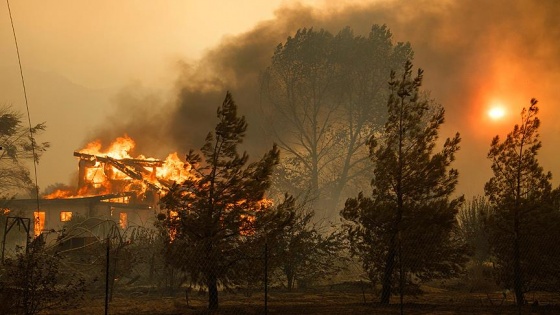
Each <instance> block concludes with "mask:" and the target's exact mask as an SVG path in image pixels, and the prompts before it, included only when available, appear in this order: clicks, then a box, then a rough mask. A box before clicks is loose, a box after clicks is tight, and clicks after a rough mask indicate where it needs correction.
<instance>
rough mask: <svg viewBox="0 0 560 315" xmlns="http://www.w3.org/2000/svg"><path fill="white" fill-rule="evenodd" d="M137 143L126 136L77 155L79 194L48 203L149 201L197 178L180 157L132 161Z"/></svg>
mask: <svg viewBox="0 0 560 315" xmlns="http://www.w3.org/2000/svg"><path fill="white" fill-rule="evenodd" d="M135 146H136V143H135V142H134V140H133V139H132V138H130V137H129V136H127V135H125V136H123V137H119V138H117V139H115V141H113V142H112V143H111V144H110V145H109V146H108V147H107V148H106V149H104V148H103V147H102V144H101V141H99V140H96V141H93V142H91V143H88V144H87V145H86V146H85V147H84V148H83V149H81V150H79V151H77V152H74V156H76V157H78V158H79V159H80V161H79V175H78V176H79V182H78V189H77V190H76V191H69V190H57V191H55V192H53V193H51V194H49V195H47V196H45V197H44V198H45V199H57V198H79V197H85V196H93V195H104V194H122V193H126V194H130V193H133V194H134V198H136V199H137V200H144V199H146V198H149V197H148V196H147V195H151V196H152V197H151V198H153V196H154V195H158V196H161V195H162V194H165V193H166V192H167V190H168V188H169V187H170V186H171V185H172V184H173V183H174V182H176V183H180V182H183V181H185V180H186V179H188V178H191V177H192V176H194V175H193V174H192V173H191V171H190V170H191V168H190V165H188V164H186V163H184V162H182V161H181V159H180V158H179V156H178V154H177V153H171V154H169V155H168V156H167V158H166V159H165V160H158V159H155V158H147V157H146V156H144V155H138V156H136V157H133V156H132V155H131V152H133V150H134V148H135Z"/></svg>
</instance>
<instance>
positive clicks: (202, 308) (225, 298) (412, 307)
mask: <svg viewBox="0 0 560 315" xmlns="http://www.w3.org/2000/svg"><path fill="white" fill-rule="evenodd" d="M425 289H427V290H425V291H427V292H426V294H424V295H422V296H419V297H416V298H415V297H405V300H404V305H403V310H404V314H410V315H419V314H436V315H438V314H439V315H444V314H445V315H451V314H464V315H467V314H481V315H485V314H487V315H490V314H512V315H513V314H560V295H558V294H555V295H554V294H528V295H527V299H529V300H534V299H539V301H542V302H541V305H539V306H538V307H537V306H531V305H527V306H525V307H523V308H521V309H520V310H519V309H518V308H517V307H516V306H515V305H514V303H513V297H512V296H511V293H510V294H509V295H508V296H507V299H506V300H505V301H504V303H503V304H502V305H492V303H490V302H489V300H488V296H487V295H486V294H482V293H465V292H454V291H448V290H444V289H436V288H425ZM352 291H353V292H351V291H334V290H329V288H326V289H325V290H323V291H307V292H293V293H290V292H278V291H272V292H271V293H270V294H269V299H268V314H271V315H273V314H282V315H292V314H293V315H302V314H310V315H318V314H335V315H347V314H348V315H349V314H388V315H390V314H400V305H398V304H393V305H389V306H381V305H379V304H376V303H374V302H372V300H373V298H374V297H373V295H372V294H371V293H366V294H365V298H366V303H364V295H363V294H362V292H361V290H352ZM392 302H393V303H398V298H394V300H393V301H392ZM543 304H546V305H543ZM109 310H110V311H109V314H112V315H125V314H127V315H128V314H132V315H148V314H149V315H157V314H161V315H179V314H181V315H183V314H184V315H195V314H196V315H202V314H213V315H230V314H231V315H233V314H235V315H244V314H247V315H254V314H255V315H256V314H259V315H260V314H264V296H263V295H262V294H253V295H252V296H250V297H248V296H245V295H243V294H231V293H227V294H226V293H221V295H220V309H219V310H218V311H214V312H210V311H208V310H207V309H206V297H205V296H200V295H196V294H195V295H194V296H190V297H189V303H188V305H187V301H186V299H185V297H184V296H183V297H175V298H169V297H161V296H156V295H130V296H116V297H115V298H114V299H113V301H112V302H111V303H110V307H109ZM103 313H104V299H103V298H100V297H98V298H92V299H90V300H87V301H85V303H83V305H80V306H79V307H78V308H76V309H72V310H55V311H51V312H49V313H46V314H50V315H54V314H57V315H77V314H103Z"/></svg>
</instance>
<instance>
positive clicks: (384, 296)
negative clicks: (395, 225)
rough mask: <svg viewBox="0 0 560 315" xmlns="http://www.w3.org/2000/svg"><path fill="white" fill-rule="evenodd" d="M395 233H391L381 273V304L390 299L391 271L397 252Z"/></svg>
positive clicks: (393, 267) (393, 268) (387, 302)
mask: <svg viewBox="0 0 560 315" xmlns="http://www.w3.org/2000/svg"><path fill="white" fill-rule="evenodd" d="M395 241H396V234H394V235H391V241H390V243H389V249H388V251H387V260H386V261H385V271H384V273H383V282H382V288H381V301H380V302H381V304H385V305H387V304H389V302H390V300H391V284H392V281H393V271H394V270H395V256H396V252H397V247H396V242H395Z"/></svg>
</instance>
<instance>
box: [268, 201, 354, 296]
mask: <svg viewBox="0 0 560 315" xmlns="http://www.w3.org/2000/svg"><path fill="white" fill-rule="evenodd" d="M284 204H285V205H286V204H287V205H288V206H289V207H290V209H291V212H293V220H292V221H291V222H290V223H289V224H287V225H286V226H285V227H284V229H283V231H282V232H281V233H277V234H276V237H274V238H269V249H270V260H271V265H272V268H274V269H275V270H277V271H278V272H279V273H280V274H282V275H283V280H285V281H286V283H287V288H288V290H292V289H293V288H294V287H296V284H297V285H298V286H299V287H303V286H304V285H308V284H311V283H313V282H317V281H320V280H322V279H327V278H329V277H331V276H334V275H336V274H337V273H338V272H339V271H340V270H342V269H343V268H344V265H345V263H346V262H347V261H348V259H345V258H344V256H343V253H344V249H345V248H346V246H347V244H346V243H345V238H344V232H343V231H342V230H340V229H339V228H338V227H336V226H324V225H322V224H318V223H314V222H313V218H314V216H315V214H314V212H313V211H312V210H309V209H307V208H306V204H308V203H306V202H303V203H302V204H299V205H298V204H296V200H295V199H293V198H287V199H286V200H285V201H284ZM272 268H271V269H272ZM282 282H284V281H282Z"/></svg>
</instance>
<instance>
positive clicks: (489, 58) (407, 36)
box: [95, 0, 560, 195]
mask: <svg viewBox="0 0 560 315" xmlns="http://www.w3.org/2000/svg"><path fill="white" fill-rule="evenodd" d="M558 16H560V2H558V1H555V0H544V1H532V0H521V1H509V0H495V1H487V0H472V1H459V0H455V1H452V0H448V1H440V0H423V1H405V0H394V1H377V2H375V3H373V4H372V3H363V4H360V5H356V4H354V5H347V6H326V7H325V8H323V9H317V8H312V7H308V6H304V5H296V6H289V7H282V8H280V9H278V10H277V12H276V17H275V18H274V19H272V20H269V21H265V22H262V23H260V24H258V25H256V26H255V27H254V28H253V29H252V30H250V31H248V32H246V33H243V34H240V35H236V36H230V37H228V38H225V39H224V40H223V41H222V42H221V43H220V44H219V45H218V46H217V47H214V48H212V49H211V50H209V51H208V52H207V53H206V55H205V56H204V57H203V58H201V60H199V61H197V62H195V63H188V62H182V63H179V65H178V68H179V72H180V75H179V78H178V79H177V86H176V89H177V94H176V99H172V100H163V99H159V98H158V97H157V96H154V95H135V91H134V88H130V89H128V90H125V91H123V92H122V93H121V94H120V95H119V96H118V97H117V98H116V103H117V104H118V107H117V109H116V112H115V115H114V116H112V117H114V119H112V121H111V123H110V124H106V125H103V126H101V127H100V129H99V131H98V132H97V133H96V134H95V136H96V138H98V137H99V136H100V135H101V137H102V139H104V140H109V139H113V138H115V137H117V136H121V135H123V134H125V133H126V134H128V135H130V136H131V137H132V138H134V139H135V140H136V141H137V144H138V149H139V151H140V150H142V151H144V152H156V153H154V154H162V153H163V152H169V151H179V152H185V151H187V150H188V149H190V148H195V149H196V148H199V147H200V146H201V144H202V141H203V140H204V138H205V136H206V134H207V133H208V132H209V131H210V130H212V128H213V127H214V125H215V122H216V120H215V118H216V116H215V115H216V108H217V107H218V106H219V105H220V104H221V102H222V100H223V98H224V96H225V93H226V91H227V90H229V91H231V92H232V94H233V97H234V99H235V101H236V102H237V104H238V107H239V112H240V113H241V114H243V115H245V116H246V117H247V120H248V123H249V130H248V134H247V138H246V139H247V140H246V147H245V148H246V149H247V150H248V151H249V152H250V153H254V154H253V156H255V154H258V155H260V154H261V152H263V151H264V150H265V149H268V148H269V147H270V146H271V144H272V141H273V139H270V138H268V137H266V135H265V134H264V133H263V132H262V127H261V125H260V124H261V112H262V109H261V101H260V92H259V91H260V87H259V76H260V74H261V72H262V71H263V70H264V69H266V67H267V66H268V65H269V63H270V60H271V57H272V55H273V53H274V49H275V47H276V46H277V45H278V44H279V43H283V42H285V40H286V38H287V37H288V36H290V35H294V34H295V32H296V31H297V29H300V28H314V29H321V28H323V29H326V30H328V31H330V32H331V33H333V34H336V33H338V31H339V30H341V29H342V28H344V27H346V26H349V27H351V28H352V29H353V30H354V32H355V34H363V35H367V33H368V32H369V30H370V28H371V26H372V25H373V24H386V25H387V26H388V27H389V29H390V30H391V31H392V33H393V36H394V40H395V42H397V41H403V42H410V43H411V44H412V48H413V50H414V54H415V58H414V61H413V62H414V65H415V66H416V67H420V68H422V69H424V70H425V81H424V83H425V84H424V88H425V89H426V90H429V91H431V97H433V98H434V99H435V100H437V102H439V103H441V104H442V105H443V106H444V107H445V108H446V119H447V122H446V124H445V129H444V130H442V132H441V135H442V137H447V136H452V135H453V134H454V133H455V131H459V132H460V133H461V135H462V138H463V142H462V150H461V152H460V154H459V156H458V160H457V163H456V164H455V166H456V167H457V168H459V171H460V173H461V178H460V185H459V190H460V191H459V192H460V193H466V194H467V195H469V194H479V193H481V192H482V185H483V184H484V182H485V181H486V180H487V179H488V178H489V176H490V167H489V166H490V163H489V161H487V160H486V153H487V151H488V149H489V144H490V140H491V138H492V137H493V136H494V135H496V134H500V135H501V136H502V137H503V136H505V133H506V132H507V131H509V130H511V129H512V127H513V124H514V123H515V122H517V121H518V117H519V112H520V110H521V108H522V107H523V106H528V104H529V100H530V98H532V97H535V98H537V99H539V101H540V105H541V120H542V123H543V127H542V132H541V133H542V135H543V138H542V139H543V150H542V155H541V162H542V164H543V165H544V167H545V169H547V170H551V171H552V172H553V173H558V171H560V170H558V169H554V164H553V161H554V157H555V154H556V152H555V149H554V146H555V145H554V142H553V140H554V139H555V138H556V137H557V135H558V131H559V129H560V123H558V122H555V121H554V120H553V117H554V116H555V115H556V114H558V109H557V108H558V106H556V100H557V99H560V95H559V94H560V89H558V88H557V87H556V85H557V84H558V83H557V82H559V79H560V59H559V58H558V56H560V27H558V23H557V18H558ZM493 98H500V99H501V100H502V101H503V102H507V103H508V104H509V106H510V108H511V110H512V114H511V116H510V117H511V118H510V119H509V120H508V121H507V122H506V123H503V124H496V125H491V124H490V123H489V122H488V121H487V120H486V118H485V115H484V111H485V106H487V103H488V102H489V101H491V100H492V99H493ZM108 126H110V127H108Z"/></svg>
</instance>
